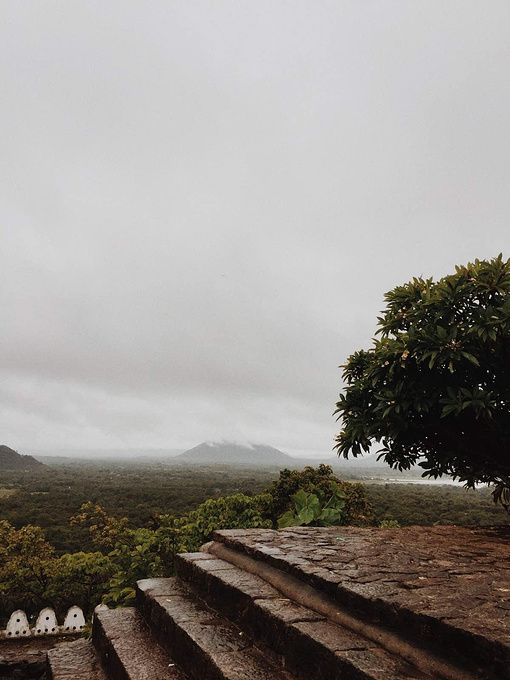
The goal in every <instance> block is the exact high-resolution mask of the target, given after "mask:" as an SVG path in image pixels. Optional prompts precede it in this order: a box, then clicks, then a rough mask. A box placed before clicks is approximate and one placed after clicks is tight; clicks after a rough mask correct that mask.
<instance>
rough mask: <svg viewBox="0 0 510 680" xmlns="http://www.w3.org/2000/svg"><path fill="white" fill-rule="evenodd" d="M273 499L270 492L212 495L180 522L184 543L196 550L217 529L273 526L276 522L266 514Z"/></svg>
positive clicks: (188, 547)
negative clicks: (222, 496)
mask: <svg viewBox="0 0 510 680" xmlns="http://www.w3.org/2000/svg"><path fill="white" fill-rule="evenodd" d="M270 502H271V498H270V497H269V496H268V495H267V494H261V495H259V496H252V497H249V496H245V495H244V494H234V495H233V496H226V497H224V498H217V499H213V498H210V499H209V500H207V501H206V502H205V503H202V505H200V506H199V507H198V508H197V509H196V510H194V511H192V512H190V513H189V514H188V515H187V516H185V517H183V518H182V519H181V520H180V521H179V523H178V525H179V530H180V538H181V542H182V541H184V543H185V545H186V549H187V550H188V551H189V552H192V551H195V550H198V548H199V547H200V546H201V545H202V544H203V543H206V542H207V541H210V540H211V537H212V534H213V532H214V531H217V530H219V529H248V528H261V529H270V528H271V527H272V521H271V520H270V519H267V518H265V517H264V513H267V511H268V509H269V505H270Z"/></svg>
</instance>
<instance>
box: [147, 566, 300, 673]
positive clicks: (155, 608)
mask: <svg viewBox="0 0 510 680" xmlns="http://www.w3.org/2000/svg"><path fill="white" fill-rule="evenodd" d="M137 599H138V606H139V609H140V611H141V613H142V614H143V616H144V618H145V620H146V621H147V623H148V624H149V626H150V628H151V631H152V634H153V636H154V637H155V638H156V639H157V641H158V642H159V643H160V644H161V645H162V646H163V647H164V648H165V649H166V650H167V651H168V653H169V654H170V655H171V656H172V658H174V659H175V661H176V662H177V663H178V664H179V666H180V667H181V668H183V669H184V671H185V672H186V673H187V674H188V675H189V676H190V677H191V678H194V680H293V678H294V676H292V675H291V674H290V673H288V672H286V671H285V670H283V669H281V668H280V667H279V666H278V665H277V664H275V663H274V662H273V661H272V660H271V659H269V658H267V657H266V656H265V655H264V654H263V653H262V652H261V651H260V650H258V649H257V648H256V647H255V646H254V645H253V642H252V640H251V639H250V638H249V636H247V635H246V634H245V633H244V632H243V631H242V630H240V629H239V628H238V627H237V626H235V625H234V624H233V623H231V622H230V621H227V620H226V619H224V618H222V617H221V616H219V615H218V614H217V613H216V612H214V611H212V610H211V609H210V608H209V607H207V606H206V605H205V604H204V603H203V602H202V600H201V599H200V598H198V597H197V596H196V595H195V594H194V593H193V592H192V591H191V590H190V589H189V588H188V587H186V585H185V584H183V583H182V582H180V581H179V580H178V579H176V578H172V579H147V580H144V581H139V582H138V588H137Z"/></svg>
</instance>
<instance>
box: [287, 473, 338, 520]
mask: <svg viewBox="0 0 510 680" xmlns="http://www.w3.org/2000/svg"><path fill="white" fill-rule="evenodd" d="M328 496H329V498H328ZM344 498H345V493H344V492H343V491H340V489H339V487H338V485H337V484H335V483H334V482H332V483H331V487H330V491H329V492H328V494H326V493H325V492H324V491H323V490H322V489H319V488H317V487H314V489H313V491H311V492H309V493H307V492H306V491H303V489H299V491H297V492H296V493H295V494H293V495H292V496H291V500H292V502H293V504H294V508H292V509H291V510H288V511H287V512H286V513H284V514H283V515H282V516H281V517H280V519H279V520H278V528H279V529H283V528H284V527H296V526H303V525H307V526H318V527H328V526H335V525H338V524H341V523H342V516H343V507H344Z"/></svg>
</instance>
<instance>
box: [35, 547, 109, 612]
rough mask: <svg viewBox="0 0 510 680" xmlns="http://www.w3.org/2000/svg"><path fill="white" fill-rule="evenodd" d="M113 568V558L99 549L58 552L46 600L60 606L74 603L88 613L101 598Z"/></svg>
mask: <svg viewBox="0 0 510 680" xmlns="http://www.w3.org/2000/svg"><path fill="white" fill-rule="evenodd" d="M114 572H115V565H114V563H113V561H112V560H111V559H110V558H109V557H108V556H106V555H103V554H102V553H100V552H94V553H84V552H77V553H72V554H66V555H62V556H61V557H60V558H59V559H58V560H57V561H56V562H55V563H54V565H53V572H52V578H51V581H50V583H49V585H48V588H47V590H46V593H45V598H46V602H48V601H49V602H52V603H53V605H54V606H55V608H56V609H61V610H63V609H67V608H68V607H69V606H70V604H76V605H78V606H79V607H81V608H82V610H83V612H84V614H85V616H88V615H90V614H91V613H92V611H93V610H94V607H95V606H96V605H98V604H99V603H100V602H101V598H102V596H103V593H104V591H105V589H106V588H107V587H108V586H109V583H110V579H111V578H112V576H113V574H114Z"/></svg>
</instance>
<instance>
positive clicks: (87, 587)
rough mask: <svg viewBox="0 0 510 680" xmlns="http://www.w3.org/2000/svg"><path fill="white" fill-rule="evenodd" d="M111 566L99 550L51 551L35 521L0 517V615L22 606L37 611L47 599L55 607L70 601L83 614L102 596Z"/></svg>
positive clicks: (3, 615)
mask: <svg viewBox="0 0 510 680" xmlns="http://www.w3.org/2000/svg"><path fill="white" fill-rule="evenodd" d="M113 572H114V568H113V565H112V563H111V561H110V559H109V558H108V557H106V556H104V555H103V554H101V553H99V552H98V553H92V554H88V553H83V552H81V553H74V554H71V555H63V556H61V557H60V558H57V557H56V556H55V550H54V548H53V547H52V546H51V545H50V544H49V543H48V542H47V541H46V540H45V538H44V533H43V531H42V530H41V529H40V527H36V526H32V525H28V526H26V527H23V528H22V529H19V530H17V529H15V528H14V527H13V526H11V525H10V524H9V523H8V522H5V521H2V522H0V595H1V602H2V607H1V610H0V618H2V619H4V618H5V616H6V614H7V612H8V610H9V609H12V608H15V607H22V608H23V609H25V610H26V611H27V613H29V614H34V613H36V612H37V611H38V610H39V609H40V608H41V607H43V606H47V605H48V603H51V605H52V606H53V607H54V608H55V609H56V610H57V611H60V612H63V611H64V610H65V609H67V608H68V607H69V606H71V605H72V604H78V605H79V606H81V607H82V609H83V610H84V612H85V614H86V615H87V614H90V613H91V612H92V609H93V608H94V606H95V605H96V604H98V602H99V601H100V599H101V596H102V593H103V592H104V590H105V588H106V587H107V585H108V582H109V579H110V578H111V576H112V574H113Z"/></svg>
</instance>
